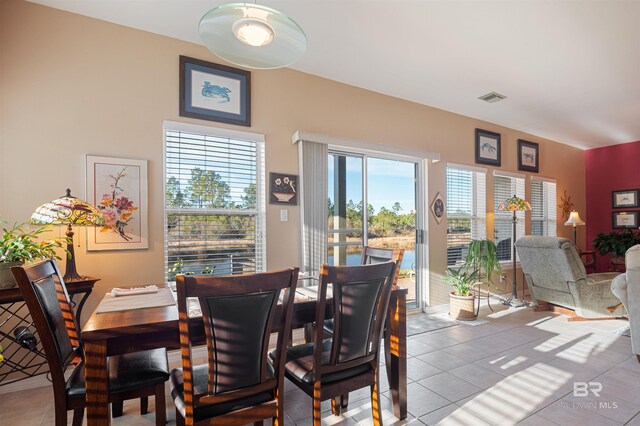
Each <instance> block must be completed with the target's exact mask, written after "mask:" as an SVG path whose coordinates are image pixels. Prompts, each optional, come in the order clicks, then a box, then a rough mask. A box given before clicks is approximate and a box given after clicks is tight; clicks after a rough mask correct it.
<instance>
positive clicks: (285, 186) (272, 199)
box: [269, 173, 298, 206]
mask: <svg viewBox="0 0 640 426" xmlns="http://www.w3.org/2000/svg"><path fill="white" fill-rule="evenodd" d="M269 204H284V205H289V206H295V205H298V176H297V175H285V174H282V173H269Z"/></svg>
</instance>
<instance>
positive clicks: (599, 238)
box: [592, 229, 640, 269]
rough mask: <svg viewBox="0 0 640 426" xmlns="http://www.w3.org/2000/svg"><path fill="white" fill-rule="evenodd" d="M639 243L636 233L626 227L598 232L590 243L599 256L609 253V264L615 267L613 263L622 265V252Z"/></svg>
mask: <svg viewBox="0 0 640 426" xmlns="http://www.w3.org/2000/svg"><path fill="white" fill-rule="evenodd" d="M639 243H640V239H639V238H638V234H637V233H635V232H633V231H632V230H631V229H628V230H626V231H623V232H610V233H608V234H605V233H601V234H598V235H596V237H595V238H594V239H593V243H592V245H593V248H594V249H595V250H596V251H597V252H598V253H600V255H601V256H604V255H606V254H607V253H611V265H612V268H613V269H616V268H615V265H624V254H625V253H626V252H627V250H629V249H630V248H631V247H633V246H635V245H636V244H639Z"/></svg>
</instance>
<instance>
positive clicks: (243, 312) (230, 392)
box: [176, 268, 299, 415]
mask: <svg viewBox="0 0 640 426" xmlns="http://www.w3.org/2000/svg"><path fill="white" fill-rule="evenodd" d="M298 272H299V269H298V268H292V269H289V270H283V271H278V272H268V273H261V274H249V275H230V276H184V275H178V276H177V277H176V283H177V289H178V311H179V313H180V347H181V350H182V364H183V370H184V392H185V402H186V404H185V405H186V411H187V415H189V410H193V404H196V405H208V404H216V403H222V402H227V401H230V400H233V399H236V398H240V397H248V396H251V395H255V394H258V393H262V392H265V391H269V390H275V389H276V388H277V387H280V388H281V391H282V392H283V390H282V389H283V388H282V387H283V381H284V379H283V378H284V359H285V357H284V356H283V354H282V352H283V350H284V348H286V345H287V342H288V340H287V339H288V338H289V335H290V330H291V315H292V309H293V300H294V297H295V289H296V285H297V280H298ZM281 294H282V303H281V304H280V305H278V301H279V299H280V296H281ZM190 297H197V298H198V301H199V302H200V308H201V310H202V316H203V320H204V327H205V335H206V343H207V350H208V368H209V371H208V385H207V387H208V388H207V394H206V395H198V394H197V393H196V392H195V391H194V386H193V383H191V377H192V375H193V371H192V368H193V364H192V362H191V339H190V336H189V318H188V316H187V313H188V306H187V298H190ZM274 329H277V330H278V343H277V348H278V350H277V351H276V358H275V362H274V368H273V371H271V367H270V366H268V363H267V350H268V347H269V337H270V335H271V332H272V330H274ZM280 395H282V393H280ZM192 412H193V411H192Z"/></svg>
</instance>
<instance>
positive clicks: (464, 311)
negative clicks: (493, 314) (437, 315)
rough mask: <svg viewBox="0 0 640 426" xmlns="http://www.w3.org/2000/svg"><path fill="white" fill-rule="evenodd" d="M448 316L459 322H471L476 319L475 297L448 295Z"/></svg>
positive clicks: (452, 293)
mask: <svg viewBox="0 0 640 426" xmlns="http://www.w3.org/2000/svg"><path fill="white" fill-rule="evenodd" d="M449 316H450V317H451V318H453V319H456V320H460V321H473V320H475V319H476V317H477V315H476V309H475V297H474V296H473V295H472V294H470V295H468V296H458V295H457V294H455V293H454V292H451V294H449Z"/></svg>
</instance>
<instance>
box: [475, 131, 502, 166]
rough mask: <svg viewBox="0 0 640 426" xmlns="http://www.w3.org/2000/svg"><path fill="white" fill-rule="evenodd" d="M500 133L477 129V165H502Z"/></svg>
mask: <svg viewBox="0 0 640 426" xmlns="http://www.w3.org/2000/svg"><path fill="white" fill-rule="evenodd" d="M501 155H502V150H501V149H500V133H495V132H490V131H488V130H482V129H476V163H478V164H488V165H490V166H498V167H500V165H501Z"/></svg>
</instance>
